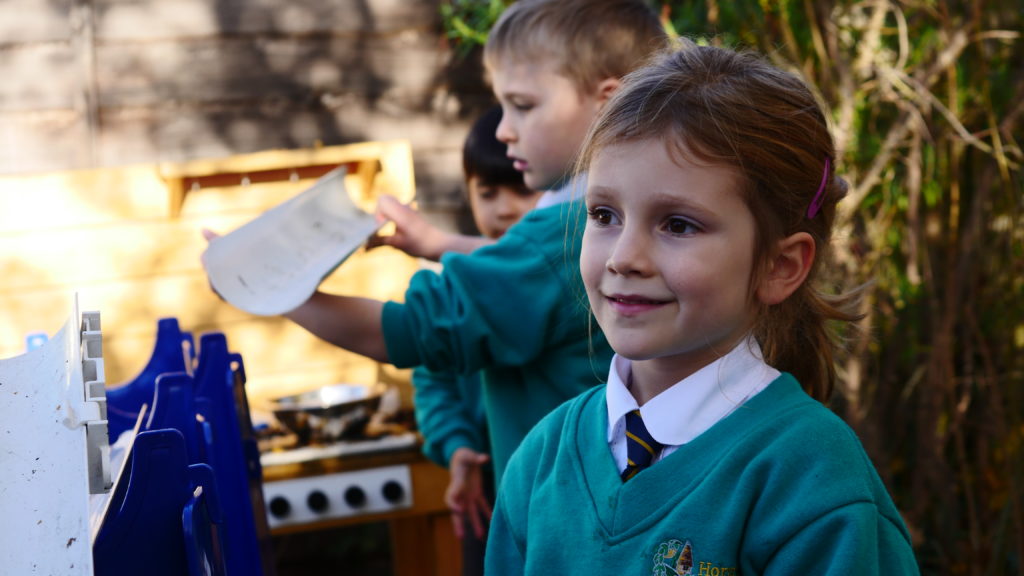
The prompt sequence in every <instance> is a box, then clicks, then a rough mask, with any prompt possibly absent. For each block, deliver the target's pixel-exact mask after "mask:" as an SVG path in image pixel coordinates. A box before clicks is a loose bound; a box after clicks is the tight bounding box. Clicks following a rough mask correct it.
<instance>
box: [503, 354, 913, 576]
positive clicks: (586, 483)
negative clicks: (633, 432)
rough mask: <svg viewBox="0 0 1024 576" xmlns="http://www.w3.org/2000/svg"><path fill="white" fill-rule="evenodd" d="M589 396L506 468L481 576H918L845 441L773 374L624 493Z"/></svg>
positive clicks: (602, 414)
mask: <svg viewBox="0 0 1024 576" xmlns="http://www.w3.org/2000/svg"><path fill="white" fill-rule="evenodd" d="M607 421H608V416H607V407H606V402H605V395H604V389H603V387H600V388H597V389H595V390H593V391H589V392H586V393H584V394H582V395H581V396H580V397H579V398H576V399H574V400H572V401H570V402H567V403H566V404H565V405H563V406H561V407H560V408H559V409H557V410H556V411H554V412H553V413H552V414H551V415H550V416H549V417H547V418H546V419H545V420H544V421H542V422H541V423H540V424H539V425H538V426H537V428H536V429H535V430H534V431H533V432H532V433H531V434H530V435H529V436H528V437H527V438H526V439H525V440H524V442H523V444H522V446H521V448H520V449H519V450H518V451H517V452H516V454H515V455H514V456H513V458H512V461H511V462H510V463H509V466H508V469H507V471H506V474H505V477H504V480H503V483H502V484H501V488H500V491H499V493H498V503H497V506H496V509H495V514H494V518H493V520H492V522H491V532H490V535H489V540H488V548H487V555H486V562H487V569H486V573H487V574H488V575H506V574H559V575H562V576H565V575H569V574H581V575H583V574H585V575H587V576H592V575H593V574H616V575H630V574H635V575H638V576H639V575H641V574H643V575H650V574H655V575H683V574H687V575H692V576H704V575H708V576H735V575H737V574H742V575H744V576H752V575H765V576H768V575H786V576H791V575H804V574H806V575H810V574H813V575H815V576H822V575H843V576H850V575H857V576H870V575H884V576H898V575H904V574H918V573H919V572H918V567H917V564H916V561H915V558H914V554H913V550H912V548H911V545H910V538H909V535H908V533H907V529H906V527H905V526H904V524H903V521H902V519H901V518H900V515H899V513H898V512H897V510H896V508H895V506H894V505H893V502H892V500H891V499H890V497H889V494H888V493H887V492H886V489H885V487H884V486H883V485H882V482H881V480H880V479H879V477H878V474H877V473H876V471H875V469H874V467H873V465H872V464H871V462H870V460H869V459H868V457H867V455H866V454H865V452H864V450H863V448H862V447H861V444H860V442H859V441H858V440H857V438H856V437H855V435H854V433H853V431H852V430H851V429H850V428H849V427H848V426H847V425H846V424H845V423H844V422H842V420H840V419H839V418H838V417H837V416H836V415H834V414H833V413H832V412H831V411H829V410H828V409H827V408H826V407H825V406H823V405H822V404H820V403H818V402H816V401H814V400H813V399H811V398H810V397H809V396H807V395H806V394H805V393H804V392H803V390H801V388H800V386H799V384H798V383H797V382H796V380H795V379H794V378H793V377H792V376H791V375H789V374H783V375H782V376H781V377H779V378H778V379H776V380H775V381H774V382H773V383H772V384H771V385H769V387H768V388H766V389H765V390H764V391H762V392H761V393H759V394H758V395H756V396H754V397H753V398H751V399H750V400H749V401H748V402H747V403H746V404H744V405H743V406H742V407H740V408H739V409H737V410H736V411H735V412H733V413H732V414H730V415H729V416H727V417H726V418H724V419H723V420H721V421H720V422H718V423H717V424H715V425H714V426H713V427H712V428H710V429H709V430H708V431H706V432H705V433H703V434H701V435H700V436H698V437H697V438H695V439H694V440H693V441H692V442H690V443H688V444H685V445H683V446H680V447H679V449H678V450H677V451H676V452H674V453H672V454H670V455H669V456H667V457H665V458H664V459H663V460H661V461H659V462H656V463H654V464H653V465H652V466H651V467H650V468H647V469H646V470H643V471H641V472H640V473H639V474H637V475H636V476H635V477H633V478H632V479H631V480H629V481H628V482H625V483H624V482H622V481H621V480H620V479H619V472H618V470H617V469H616V466H615V463H614V461H613V459H612V455H611V451H610V450H609V449H608V444H607V425H608V423H607Z"/></svg>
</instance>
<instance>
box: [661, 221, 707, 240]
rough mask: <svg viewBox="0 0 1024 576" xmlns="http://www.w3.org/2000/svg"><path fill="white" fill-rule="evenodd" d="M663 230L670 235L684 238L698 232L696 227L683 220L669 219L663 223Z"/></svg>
mask: <svg viewBox="0 0 1024 576" xmlns="http://www.w3.org/2000/svg"><path fill="white" fill-rule="evenodd" d="M665 229H666V230H668V232H669V233H670V234H675V235H677V236H686V235H690V234H694V233H696V232H698V231H699V229H698V228H697V225H696V224H694V223H693V222H690V221H689V220H686V219H685V218H678V217H677V218H669V219H668V222H666V223H665Z"/></svg>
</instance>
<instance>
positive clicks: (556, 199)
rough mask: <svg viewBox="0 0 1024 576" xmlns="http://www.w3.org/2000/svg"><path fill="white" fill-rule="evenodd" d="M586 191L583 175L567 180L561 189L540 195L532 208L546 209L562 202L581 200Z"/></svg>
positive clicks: (585, 181)
mask: <svg viewBox="0 0 1024 576" xmlns="http://www.w3.org/2000/svg"><path fill="white" fill-rule="evenodd" d="M586 191H587V176H586V175H585V174H583V175H580V176H577V177H576V178H573V179H571V180H569V181H568V182H566V183H565V184H563V185H562V187H561V188H555V189H554V190H548V191H547V192H544V193H543V194H541V195H540V198H539V199H538V200H537V204H536V205H535V206H534V209H539V208H547V207H548V206H554V205H555V204H562V203H563V202H569V201H570V200H575V199H577V198H583V195H584V194H585V193H586Z"/></svg>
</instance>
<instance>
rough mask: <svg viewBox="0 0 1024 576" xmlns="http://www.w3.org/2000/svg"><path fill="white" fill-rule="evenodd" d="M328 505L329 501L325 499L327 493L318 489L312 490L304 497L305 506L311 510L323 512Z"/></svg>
mask: <svg viewBox="0 0 1024 576" xmlns="http://www.w3.org/2000/svg"><path fill="white" fill-rule="evenodd" d="M330 505H331V503H330V502H329V501H328V500H327V494H324V493H323V492H321V491H319V490H313V491H312V492H310V493H309V496H307V497H306V506H309V509H310V510H312V511H313V512H317V513H323V512H325V511H327V508H328V507H329V506H330Z"/></svg>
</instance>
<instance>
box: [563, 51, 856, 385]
mask: <svg viewBox="0 0 1024 576" xmlns="http://www.w3.org/2000/svg"><path fill="white" fill-rule="evenodd" d="M681 44H682V47H681V49H677V50H675V51H671V52H669V53H668V54H663V55H661V56H660V57H658V58H655V59H653V60H652V61H651V63H650V64H649V65H648V66H645V67H643V68H641V69H639V70H636V71H635V72H633V73H631V74H629V75H628V76H626V77H625V78H624V79H623V82H622V85H621V86H620V88H619V90H618V91H617V92H616V93H615V95H614V96H613V97H612V98H611V100H610V101H609V102H608V104H607V105H606V106H605V107H604V109H603V110H602V112H601V114H600V116H598V118H597V120H595V122H594V125H593V126H592V127H591V131H590V134H589V135H588V136H587V139H586V142H585V143H584V145H583V148H582V151H581V153H580V156H579V160H578V164H577V168H576V169H577V171H586V170H587V169H588V168H589V165H590V162H591V161H592V160H593V158H594V156H595V155H596V154H597V153H598V152H599V151H600V150H602V149H603V148H605V147H607V146H609V145H613V144H617V143H622V142H636V141H641V140H646V139H650V138H658V139H661V140H662V141H663V142H665V144H666V146H667V147H668V150H669V152H670V153H671V154H674V155H676V156H679V157H682V158H686V159H688V160H690V161H697V162H701V163H704V164H711V165H722V166H733V167H736V168H738V169H739V171H740V172H741V173H742V174H743V176H744V180H745V182H744V186H743V188H742V189H741V190H740V194H741V195H742V197H743V199H744V201H745V202H746V204H747V206H748V207H749V208H750V211H751V213H752V214H753V216H754V221H755V226H756V228H757V230H756V233H755V244H754V246H753V250H754V262H755V269H754V271H753V274H752V277H751V285H750V288H751V298H753V296H754V292H753V290H754V288H755V287H756V286H757V285H758V283H759V279H760V278H762V277H763V275H764V274H765V273H767V271H768V267H769V262H770V261H771V259H772V258H773V257H774V256H775V254H774V253H773V250H774V246H776V245H777V243H778V241H779V240H781V239H783V238H786V237H788V236H791V235H792V234H795V233H797V232H806V233H808V234H810V235H811V236H812V237H813V238H814V242H815V247H816V248H817V250H816V254H817V256H816V257H815V260H814V262H813V264H812V266H811V271H810V273H809V274H808V276H807V279H806V281H805V282H804V283H803V284H802V285H801V286H800V287H799V288H798V289H797V290H796V291H795V292H794V293H793V294H792V295H791V296H790V297H789V298H787V299H786V300H785V301H783V302H781V303H779V304H776V305H774V306H762V307H761V309H760V310H759V312H758V315H757V318H756V320H755V322H756V323H755V325H754V328H753V330H754V335H755V337H756V338H757V340H758V343H759V344H760V345H761V348H762V350H763V351H764V357H765V360H766V361H767V362H768V363H769V364H770V365H772V366H774V367H775V368H777V369H779V370H783V371H786V372H791V373H793V375H794V376H796V377H797V379H798V380H799V381H800V382H801V383H802V384H803V385H804V387H805V388H806V389H807V390H808V392H810V393H811V395H812V396H815V397H816V398H818V399H821V400H824V399H826V398H828V396H829V395H830V393H831V390H832V388H833V385H834V383H835V380H836V370H835V364H834V358H833V353H834V350H835V349H836V346H837V344H838V341H837V339H836V335H835V333H834V332H832V331H831V330H830V329H829V325H828V324H829V322H830V321H835V320H839V321H847V322H848V321H852V320H855V319H856V318H857V317H858V315H857V314H856V312H854V307H855V304H856V301H857V296H858V293H857V292H856V291H854V292H851V293H848V294H845V295H840V296H833V295H830V294H826V293H824V292H821V291H819V290H818V289H816V287H815V283H814V280H815V276H816V273H817V271H818V268H819V265H820V263H821V261H822V256H823V255H824V254H825V251H826V248H827V246H828V242H829V238H830V236H831V232H832V222H833V220H834V218H835V211H836V202H838V201H839V199H841V198H842V197H843V196H844V195H845V194H846V188H847V185H846V182H845V181H844V180H843V179H842V178H840V177H838V176H837V175H836V174H835V171H834V168H833V165H834V160H835V155H836V152H835V145H834V143H833V139H832V135H831V133H830V131H829V122H828V117H827V116H826V114H825V111H824V110H823V107H822V106H821V104H820V103H819V102H818V99H817V98H816V96H815V94H814V93H813V92H812V91H811V90H810V88H809V86H808V85H807V84H806V83H805V82H804V81H803V80H801V79H800V78H798V77H796V76H795V75H793V74H790V73H788V72H785V71H783V70H780V69H778V68H776V67H775V66H773V65H771V64H770V63H768V62H767V61H766V60H765V59H764V58H763V57H761V56H759V55H756V54H753V53H750V52H734V51H732V50H728V49H724V48H716V47H712V46H697V45H695V44H694V43H692V42H686V41H683V42H681ZM637 193H642V191H638V192H637Z"/></svg>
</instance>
